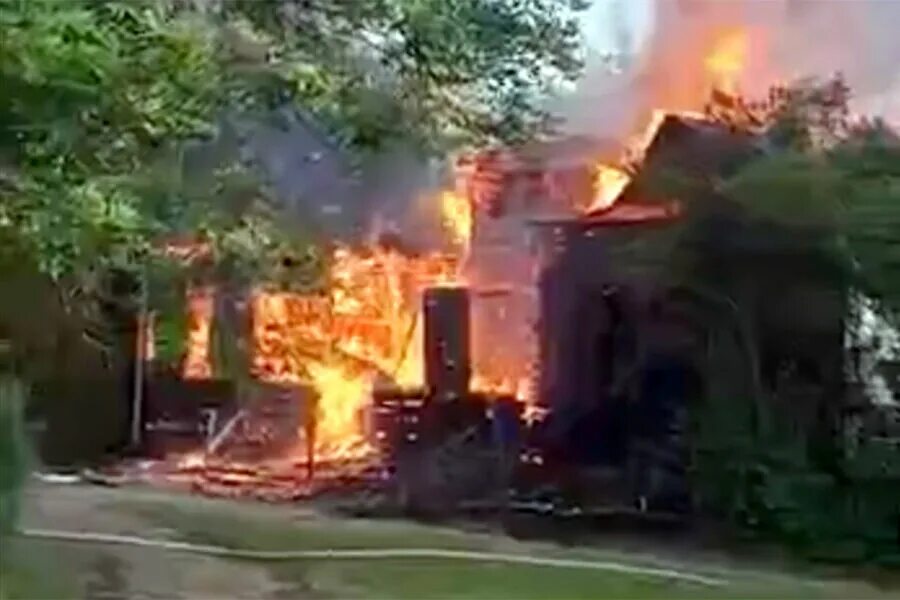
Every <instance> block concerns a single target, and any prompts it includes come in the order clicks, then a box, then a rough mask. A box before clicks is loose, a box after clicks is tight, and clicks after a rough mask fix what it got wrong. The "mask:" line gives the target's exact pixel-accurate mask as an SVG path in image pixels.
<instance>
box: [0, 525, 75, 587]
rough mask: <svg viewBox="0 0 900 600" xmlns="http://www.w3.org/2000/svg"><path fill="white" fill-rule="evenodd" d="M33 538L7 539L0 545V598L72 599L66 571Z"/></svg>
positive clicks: (72, 585) (41, 542)
mask: <svg viewBox="0 0 900 600" xmlns="http://www.w3.org/2000/svg"><path fill="white" fill-rule="evenodd" d="M51 545H52V544H49V543H47V542H43V541H37V540H28V539H22V538H14V539H13V538H11V539H9V540H4V541H3V543H2V544H0V600H18V599H22V600H36V599H43V598H74V597H75V596H76V594H75V590H76V589H77V588H76V586H75V584H74V582H73V581H72V578H71V577H70V573H69V572H68V571H66V569H65V568H63V566H62V565H60V564H58V563H57V561H56V560H55V558H54V553H53V552H52V551H49V552H48V547H49V546H51Z"/></svg>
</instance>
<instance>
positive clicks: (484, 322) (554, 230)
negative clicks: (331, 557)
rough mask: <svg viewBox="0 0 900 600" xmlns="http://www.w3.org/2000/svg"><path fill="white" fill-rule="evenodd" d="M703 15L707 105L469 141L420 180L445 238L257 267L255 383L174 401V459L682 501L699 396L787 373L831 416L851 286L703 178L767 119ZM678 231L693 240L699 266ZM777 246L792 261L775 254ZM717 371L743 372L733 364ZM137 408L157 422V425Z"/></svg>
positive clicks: (464, 487)
mask: <svg viewBox="0 0 900 600" xmlns="http://www.w3.org/2000/svg"><path fill="white" fill-rule="evenodd" d="M704 39H705V38H704ZM710 39H711V41H712V42H714V43H712V45H711V46H710V47H709V48H703V49H699V48H698V49H697V50H698V51H700V50H702V51H703V54H704V55H705V59H706V60H703V61H700V62H702V63H703V64H704V65H705V68H706V71H708V72H706V73H705V75H704V76H703V77H701V79H703V81H702V83H703V85H699V83H698V85H697V86H696V88H697V89H694V88H693V87H692V88H691V89H689V90H687V92H689V93H686V94H682V95H681V96H679V101H678V102H675V103H674V104H673V106H675V107H677V108H682V106H681V105H683V104H689V105H691V107H693V108H696V107H697V105H698V103H697V102H694V101H693V100H696V98H695V96H697V95H698V94H699V93H700V88H703V92H704V93H705V91H706V90H708V89H709V88H710V87H714V88H715V89H716V90H717V91H716V92H714V102H713V107H712V108H714V109H715V110H713V111H710V110H708V111H706V112H703V113H697V112H687V111H683V110H671V111H666V110H656V111H654V112H652V113H650V114H649V115H648V116H649V123H648V125H647V127H646V129H645V130H642V131H641V132H640V133H639V134H638V135H637V136H635V139H634V140H632V143H630V144H628V149H627V151H626V152H625V153H624V154H625V155H624V157H621V158H618V157H617V158H615V159H614V157H615V156H616V155H617V153H618V152H619V150H620V148H621V146H620V145H619V144H610V143H608V142H605V141H602V140H596V139H593V138H588V137H573V138H568V139H563V140H555V141H551V142H544V143H536V144H533V145H530V146H527V147H523V148H515V149H512V148H504V149H494V150H490V151H483V152H480V153H476V154H474V155H471V156H467V157H464V158H462V159H460V160H459V162H458V163H457V165H456V168H455V170H454V175H455V180H454V181H453V184H452V185H451V186H449V187H447V188H446V189H443V190H441V191H440V192H437V193H434V194H432V195H430V196H429V198H428V200H429V202H428V204H429V206H431V207H434V208H435V210H436V212H439V213H440V214H439V220H440V222H441V225H442V229H443V234H444V239H442V240H441V243H440V244H435V245H433V246H431V247H429V248H428V249H422V248H417V249H414V250H413V249H411V246H412V245H411V244H406V243H405V241H406V240H405V239H404V238H403V231H392V232H390V234H388V235H384V232H383V231H382V232H381V233H382V235H379V236H376V238H377V239H375V240H374V241H372V242H370V243H360V242H359V241H356V242H354V243H348V242H344V241H341V242H335V244H334V245H333V247H332V249H331V254H330V260H329V274H328V280H327V281H326V282H325V284H324V285H323V286H322V289H320V290H318V291H317V292H315V293H309V294H304V295H300V294H293V293H287V292H283V291H273V290H268V289H257V290H253V291H252V293H250V294H249V299H248V301H247V302H246V307H245V309H246V313H247V315H246V316H247V317H248V318H247V319H246V320H247V321H248V322H249V326H248V327H247V329H246V332H245V335H244V337H245V338H246V339H245V342H246V346H247V349H248V353H249V360H248V367H247V371H248V373H247V375H249V376H250V377H249V379H251V380H252V381H253V382H254V386H253V387H254V391H253V392H252V393H250V392H247V391H246V390H241V391H240V392H237V391H232V388H229V387H228V386H225V387H222V388H221V390H226V391H223V392H221V395H223V396H229V395H231V396H234V395H237V394H243V395H244V396H248V398H242V399H241V401H240V402H234V401H233V400H228V401H223V402H220V403H219V405H217V406H218V408H216V407H215V406H213V405H214V404H215V403H214V402H212V401H211V400H210V401H207V400H204V401H202V402H199V404H198V407H197V408H196V409H191V411H189V412H190V413H191V414H190V415H188V416H185V417H184V418H180V417H179V418H175V417H172V419H174V420H179V419H181V420H187V421H191V420H194V421H199V420H200V419H201V416H203V423H205V424H206V426H200V425H195V426H189V427H187V429H188V430H190V431H191V432H194V437H193V438H192V440H193V442H194V443H195V446H196V449H195V451H194V452H192V453H190V454H189V455H187V456H186V457H183V458H182V461H181V463H180V464H181V465H182V466H189V467H190V468H191V469H193V471H192V472H193V473H195V474H197V480H198V481H201V482H202V483H203V485H206V482H208V480H209V473H211V472H218V473H225V474H227V473H229V472H232V471H235V470H237V471H240V472H241V475H240V476H239V477H237V478H236V479H233V480H232V481H234V480H236V481H239V482H240V483H241V485H244V484H246V486H247V487H249V488H252V489H260V488H265V487H267V486H269V484H270V483H271V482H272V481H274V480H275V479H278V480H279V481H281V482H282V483H281V484H279V485H281V486H282V487H283V488H284V489H286V490H287V493H288V495H291V494H296V493H302V492H298V490H301V491H302V490H308V489H309V486H310V485H312V484H317V482H319V483H321V484H323V485H326V484H327V481H328V477H331V476H334V477H338V478H344V479H346V476H349V475H353V476H360V477H361V476H362V475H363V474H365V476H373V477H375V478H376V479H377V480H378V481H380V482H384V481H389V482H393V483H397V486H396V487H397V488H399V489H400V490H401V491H402V493H403V495H404V496H405V497H407V498H411V497H413V496H416V495H417V494H420V493H424V494H425V495H424V496H421V495H419V496H418V497H419V500H423V501H425V502H426V503H428V502H436V501H437V500H436V499H442V500H450V499H453V500H458V499H462V498H465V497H467V496H472V495H478V494H479V493H481V494H484V493H485V491H486V490H489V489H494V488H495V487H497V485H502V486H503V487H505V488H509V487H520V488H528V487H530V488H540V487H542V486H543V487H547V486H550V487H555V488H557V489H559V490H564V492H563V493H565V494H568V495H569V496H570V497H577V498H578V501H579V502H583V503H590V502H594V501H600V502H615V503H619V504H628V505H632V504H635V503H637V504H639V505H640V506H643V507H645V508H648V507H650V508H660V509H662V508H666V509H684V508H685V507H686V504H687V502H688V496H689V493H688V491H687V489H686V484H685V477H684V471H685V457H686V443H685V439H684V438H685V435H684V433H685V427H686V413H687V412H688V407H689V404H690V402H692V401H695V400H696V399H697V398H701V397H709V396H712V395H721V396H723V397H728V396H736V397H741V396H744V397H747V396H753V397H757V396H762V395H763V394H761V393H759V394H757V393H755V392H758V391H760V390H763V389H765V390H766V391H772V390H775V389H778V390H779V394H780V396H779V397H781V398H788V397H789V398H791V400H789V401H788V402H789V403H790V404H792V409H791V410H794V411H795V412H796V413H797V415H796V419H795V421H796V423H797V426H798V428H801V429H805V430H809V429H815V428H819V429H827V425H828V422H829V420H830V418H831V415H830V414H829V411H830V410H831V409H829V408H828V404H829V403H832V404H833V403H834V402H835V401H836V400H835V399H836V398H837V397H838V396H839V394H840V390H841V385H842V381H841V377H840V373H842V369H841V368H840V365H841V360H842V342H841V339H842V332H843V321H842V319H843V315H844V313H845V312H846V311H845V310H844V299H843V295H842V292H841V290H834V289H831V288H829V286H828V285H829V284H828V281H829V278H828V277H827V276H825V274H824V273H823V272H822V270H821V265H817V264H816V262H815V260H814V259H813V254H814V253H812V252H806V251H805V249H807V248H808V247H810V246H811V245H813V244H814V241H812V242H811V241H810V240H809V239H807V238H805V237H804V236H805V235H807V234H808V233H809V232H799V231H788V230H786V229H782V230H777V231H776V229H773V228H772V227H771V224H767V223H761V222H758V221H754V220H753V218H751V217H750V216H748V215H747V214H746V212H745V211H743V210H742V208H741V207H740V206H737V205H736V204H734V203H732V202H730V201H729V200H728V199H727V198H726V197H724V195H723V194H720V193H719V192H718V191H717V189H716V182H717V181H719V180H721V179H723V178H727V177H729V176H730V175H731V174H733V173H734V172H735V171H736V170H737V169H739V168H740V167H742V166H743V165H745V164H746V163H747V161H749V160H751V159H753V158H754V157H757V156H759V155H761V154H765V153H766V152H768V151H769V149H770V147H771V145H772V143H773V140H772V139H771V138H770V137H769V136H767V135H766V133H765V127H764V124H765V119H766V113H765V109H764V108H762V107H751V106H747V105H745V104H743V103H742V102H741V101H740V100H738V99H737V97H736V95H733V94H731V93H728V92H729V91H730V90H733V89H734V86H733V85H732V84H733V82H732V81H731V79H733V78H734V76H735V75H736V74H737V73H739V72H740V69H741V64H742V62H743V61H744V59H745V58H746V56H745V55H746V54H747V51H748V46H747V43H746V42H747V40H746V36H745V35H744V33H743V32H742V31H740V30H734V29H728V30H727V31H724V32H723V33H722V35H714V36H711V38H710ZM706 41H709V40H706ZM719 42H721V43H719ZM723 90H724V91H723ZM662 96H666V94H662ZM664 99H665V98H663V100H664ZM716 111H720V112H722V113H725V114H719V113H716ZM670 171H671V172H676V173H677V174H678V175H679V176H680V177H681V178H682V179H685V180H687V181H688V182H690V183H691V185H692V187H689V189H691V190H692V191H690V192H688V193H684V192H683V193H679V194H674V193H673V194H661V193H660V192H659V191H658V190H657V189H656V187H657V186H656V185H655V183H654V181H652V180H653V178H654V176H656V175H660V174H662V175H665V174H667V173H668V172H670ZM698 183H699V185H698ZM686 189H688V188H686ZM813 237H814V236H813ZM675 241H678V242H679V244H678V247H679V250H678V252H676V251H675V247H676V244H675ZM808 242H809V243H808ZM685 248H687V249H688V251H689V252H690V253H693V254H692V256H701V257H703V260H699V261H694V262H693V263H692V266H691V268H692V269H693V271H692V272H691V273H685V270H684V267H685V265H684V264H682V262H681V261H682V260H683V258H684V256H683V255H682V254H681V253H682V252H683V251H684V250H685ZM771 261H778V262H779V263H780V264H784V265H788V264H790V269H786V272H787V271H790V273H789V274H787V275H785V276H783V277H782V276H781V275H778V276H777V277H776V276H775V271H774V270H772V269H767V268H764V266H763V265H764V264H766V263H767V262H771ZM685 275H690V276H691V277H693V278H694V281H693V282H692V281H688V280H686V278H685V277H684V276H685ZM698 278H699V279H700V280H701V281H700V283H702V284H703V285H691V283H696V282H697V280H698ZM709 282H713V283H715V285H713V286H708V285H706V284H707V283H709ZM717 286H718V287H717ZM701 288H702V292H701V291H699V290H701ZM710 289H712V293H711V294H710V293H709V291H710ZM210 293H212V295H213V296H214V295H215V294H216V292H215V291H213V292H209V291H204V290H202V289H200V288H198V290H197V293H196V294H194V295H192V296H191V298H190V302H189V310H190V313H191V318H192V323H193V326H192V328H191V332H190V334H189V336H188V348H187V353H186V356H185V359H184V361H183V364H182V365H181V376H182V379H183V380H184V381H187V382H191V385H194V384H196V385H197V386H199V387H197V390H196V393H195V395H199V396H204V397H206V396H208V394H207V392H205V391H204V392H202V393H201V391H200V388H201V387H203V386H207V388H209V386H208V385H207V384H206V383H204V384H200V383H199V382H202V381H204V380H208V379H210V378H211V377H213V376H215V373H213V369H211V368H210V364H211V362H210V356H211V351H210V328H211V327H210V325H211V321H212V320H214V316H213V315H214V314H215V313H216V311H215V309H214V307H215V305H216V303H215V301H214V300H213V299H212V296H211V295H210ZM773 297H778V298H779V299H780V302H779V304H778V306H777V307H776V306H775V305H774V303H772V302H771V301H770V300H771V298H773ZM810 306H815V307H816V308H817V310H816V311H812V310H806V309H805V308H804V307H810ZM782 309H784V310H782ZM738 313H739V314H740V315H746V319H747V320H746V321H745V322H736V321H735V319H734V316H735V314H738ZM723 315H724V316H723ZM785 315H787V316H785ZM720 322H727V323H728V324H727V325H723V326H721V327H719V325H718V323H720ZM711 324H716V325H711ZM726 330H727V331H726ZM751 330H752V332H753V334H754V335H755V336H758V340H754V344H753V346H754V347H755V348H759V351H758V352H757V353H754V354H753V355H752V356H750V355H749V354H748V353H746V352H744V346H749V344H747V343H745V342H746V340H745V339H744V338H743V337H742V336H745V335H746V332H747V331H751ZM742 340H743V341H742ZM785 341H787V343H786V342H785ZM756 342H758V343H756ZM728 361H730V362H728ZM720 372H729V373H733V372H740V373H741V374H742V375H741V376H739V377H736V379H740V380H741V385H744V388H742V389H736V388H735V387H733V386H732V387H728V386H729V385H731V384H730V383H729V384H728V385H723V384H722V382H721V381H720V379H721V378H719V377H717V376H716V374H717V373H720ZM224 383H225V382H223V384H224ZM754 386H755V388H758V389H754V390H753V391H754V393H753V394H751V393H750V392H749V391H748V390H750V388H751V387H754ZM207 388H204V389H207ZM209 389H211V388H209ZM787 389H790V390H792V391H791V394H793V395H792V396H791V395H790V394H788V393H787V392H785V391H784V390H787ZM782 392H783V393H782ZM176 396H178V393H176V392H172V391H166V390H164V389H163V388H162V387H161V386H157V385H156V384H154V383H153V382H151V384H150V386H149V390H148V394H147V398H148V404H149V405H151V406H149V408H148V409H147V410H146V411H145V414H146V415H147V416H148V419H151V421H153V420H154V419H155V421H153V422H157V421H165V420H166V418H168V417H166V416H165V415H166V414H168V413H171V412H172V411H169V410H168V409H167V410H157V409H156V408H154V407H156V406H161V405H163V404H167V403H170V399H171V398H174V397H176ZM162 398H169V400H164V399H162ZM175 404H179V403H177V402H176V403H175ZM213 409H215V410H216V411H217V412H210V410H213ZM172 410H175V409H172ZM735 410H737V409H735ZM176 412H177V411H176ZM154 415H157V416H154ZM158 415H162V416H158ZM748 418H750V417H748ZM170 420H171V419H170ZM151 421H148V422H147V423H146V424H145V425H146V429H147V432H148V437H150V438H153V437H154V435H155V436H156V438H157V439H160V438H159V435H156V434H151V433H150V432H151V431H156V432H159V431H161V429H159V428H158V427H157V429H155V430H154V429H153V427H156V425H154V426H153V427H151ZM197 432H200V434H197ZM200 438H203V439H202V443H201V442H199V441H198V440H200ZM167 443H168V442H166V441H163V442H161V444H160V446H161V447H165V446H166V444H167ZM180 447H181V448H183V447H185V445H184V444H182V445H180ZM510 457H514V458H515V460H511V459H510ZM511 462H512V463H517V465H516V466H515V468H513V467H511V466H510V463H511ZM248 465H249V466H248ZM273 469H274V470H275V471H277V472H278V473H279V475H278V477H274V476H273V475H272V470H273ZM259 473H262V475H259V476H256V475H254V474H259ZM373 474H377V476H376V475H373ZM279 478H280V479H279ZM344 479H342V480H344ZM220 487H221V486H220ZM585 489H588V490H589V491H588V492H585V491H584V490H585Z"/></svg>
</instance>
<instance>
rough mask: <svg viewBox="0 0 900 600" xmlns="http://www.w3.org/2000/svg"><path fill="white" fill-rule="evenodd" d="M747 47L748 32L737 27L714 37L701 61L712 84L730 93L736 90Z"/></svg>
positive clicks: (748, 41) (748, 43)
mask: <svg viewBox="0 0 900 600" xmlns="http://www.w3.org/2000/svg"><path fill="white" fill-rule="evenodd" d="M749 48H750V39H749V37H748V34H747V32H746V31H745V30H744V29H742V28H739V27H731V28H727V29H725V30H724V31H722V32H721V33H720V34H719V35H718V36H716V37H715V39H714V42H713V46H712V48H711V49H710V51H709V53H708V54H707V55H706V57H705V59H704V61H703V65H704V67H705V68H706V72H707V74H708V75H709V77H710V79H711V81H712V85H713V86H715V87H716V88H718V89H720V90H722V91H723V92H728V93H730V94H736V93H737V92H738V90H739V85H738V81H739V76H740V75H741V73H742V72H743V71H744V68H745V67H746V65H747V57H748V52H749Z"/></svg>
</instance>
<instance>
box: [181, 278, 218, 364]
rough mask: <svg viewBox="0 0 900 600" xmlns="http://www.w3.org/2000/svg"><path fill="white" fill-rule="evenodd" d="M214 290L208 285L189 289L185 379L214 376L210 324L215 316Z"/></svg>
mask: <svg viewBox="0 0 900 600" xmlns="http://www.w3.org/2000/svg"><path fill="white" fill-rule="evenodd" d="M213 299H214V296H213V290H212V289H211V288H208V287H202V288H194V289H191V290H189V291H188V296H187V310H188V333H187V348H186V349H185V357H184V363H183V365H182V375H183V376H184V378H185V379H208V378H210V377H212V363H211V361H210V353H209V344H210V326H211V324H212V317H213Z"/></svg>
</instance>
